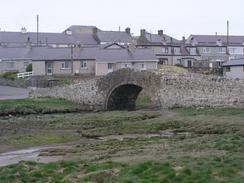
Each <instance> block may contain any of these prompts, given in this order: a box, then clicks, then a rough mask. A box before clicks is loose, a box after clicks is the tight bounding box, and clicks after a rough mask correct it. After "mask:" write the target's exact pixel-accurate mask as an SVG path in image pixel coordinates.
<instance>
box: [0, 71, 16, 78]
mask: <svg viewBox="0 0 244 183" xmlns="http://www.w3.org/2000/svg"><path fill="white" fill-rule="evenodd" d="M17 73H18V72H16V71H10V72H5V73H3V75H2V77H3V78H5V79H12V80H14V79H15V78H16V75H17Z"/></svg>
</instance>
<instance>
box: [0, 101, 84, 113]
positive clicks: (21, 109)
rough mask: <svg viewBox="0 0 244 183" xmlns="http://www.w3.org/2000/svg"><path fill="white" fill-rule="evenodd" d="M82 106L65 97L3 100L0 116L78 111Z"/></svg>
mask: <svg viewBox="0 0 244 183" xmlns="http://www.w3.org/2000/svg"><path fill="white" fill-rule="evenodd" d="M80 110H81V108H80V106H79V104H75V103H73V102H69V101H66V100H63V99H53V98H39V99H18V100H1V101H0V116H7V115H18V114H19V115H26V114H48V113H58V112H64V113H65V112H77V111H80Z"/></svg>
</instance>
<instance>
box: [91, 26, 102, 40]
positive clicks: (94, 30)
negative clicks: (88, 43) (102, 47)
mask: <svg viewBox="0 0 244 183" xmlns="http://www.w3.org/2000/svg"><path fill="white" fill-rule="evenodd" d="M97 32H98V29H97V28H96V27H94V28H92V36H93V38H94V39H95V40H96V41H97V43H98V44H100V42H101V41H100V39H99V38H98V35H97Z"/></svg>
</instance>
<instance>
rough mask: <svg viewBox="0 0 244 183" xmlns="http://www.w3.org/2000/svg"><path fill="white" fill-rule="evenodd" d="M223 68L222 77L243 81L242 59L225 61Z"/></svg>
mask: <svg viewBox="0 0 244 183" xmlns="http://www.w3.org/2000/svg"><path fill="white" fill-rule="evenodd" d="M223 68H224V71H223V74H224V76H226V77H229V78H240V79H244V58H240V59H234V60H230V61H227V62H225V63H224V64H223Z"/></svg>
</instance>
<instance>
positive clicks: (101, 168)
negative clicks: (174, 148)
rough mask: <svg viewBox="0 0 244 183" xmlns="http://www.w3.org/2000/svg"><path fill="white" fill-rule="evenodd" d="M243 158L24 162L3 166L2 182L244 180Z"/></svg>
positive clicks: (207, 182) (235, 182)
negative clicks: (123, 161)
mask: <svg viewBox="0 0 244 183" xmlns="http://www.w3.org/2000/svg"><path fill="white" fill-rule="evenodd" d="M243 172H244V158H243V157H240V156H238V157H236V156H233V157H230V156H223V157H216V156H211V157H203V158H192V157H182V158H171V157H168V160H159V161H157V162H156V161H145V162H142V163H136V164H124V163H116V162H103V163H91V162H84V161H78V162H77V161H76V162H74V161H61V162H56V163H49V164H39V163H33V162H21V163H19V164H17V165H11V166H8V167H5V168H0V177H1V182H2V183H7V182H8V183H11V182H94V183H95V182H96V183H100V182H106V183H113V182H114V183H134V182H136V183H151V182H153V183H161V182H163V183H231V182H233V183H242V182H243V181H244V175H243Z"/></svg>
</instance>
